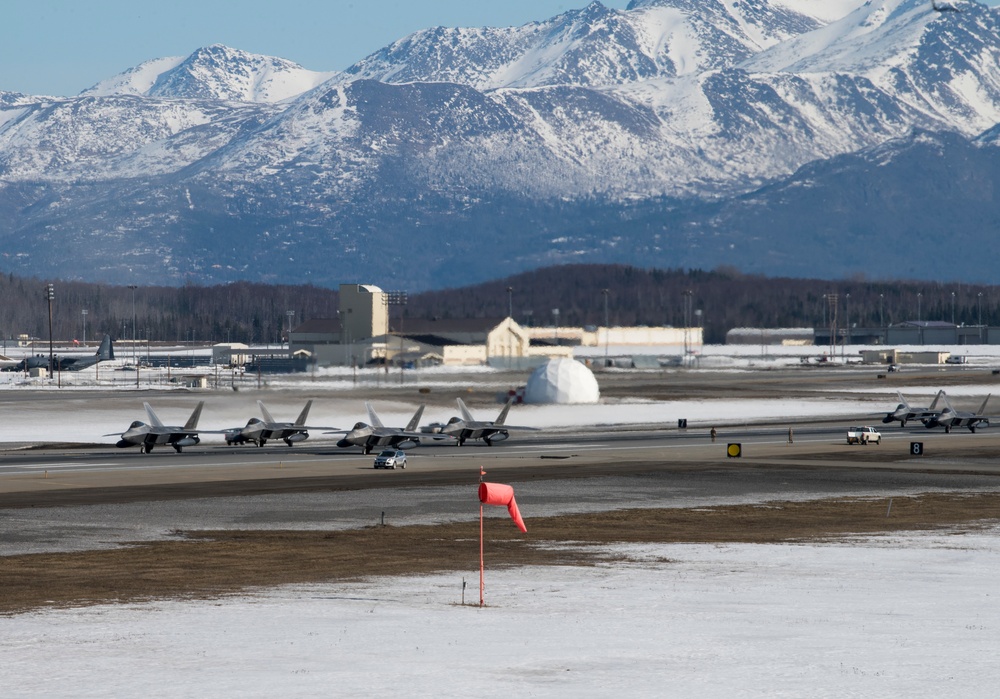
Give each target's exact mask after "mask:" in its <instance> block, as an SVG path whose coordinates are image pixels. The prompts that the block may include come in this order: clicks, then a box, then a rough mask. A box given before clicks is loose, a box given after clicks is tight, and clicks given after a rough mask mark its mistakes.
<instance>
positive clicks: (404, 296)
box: [385, 291, 410, 385]
mask: <svg viewBox="0 0 1000 699" xmlns="http://www.w3.org/2000/svg"><path fill="white" fill-rule="evenodd" d="M409 300H410V298H409V294H408V293H407V292H405V291H387V292H385V301H386V303H387V304H388V305H389V308H388V309H387V311H386V312H387V313H390V312H391V311H392V307H393V306H400V309H399V383H400V385H402V384H403V309H402V306H405V305H406V302H407V301H409ZM387 359H388V358H387ZM386 372H388V366H386Z"/></svg>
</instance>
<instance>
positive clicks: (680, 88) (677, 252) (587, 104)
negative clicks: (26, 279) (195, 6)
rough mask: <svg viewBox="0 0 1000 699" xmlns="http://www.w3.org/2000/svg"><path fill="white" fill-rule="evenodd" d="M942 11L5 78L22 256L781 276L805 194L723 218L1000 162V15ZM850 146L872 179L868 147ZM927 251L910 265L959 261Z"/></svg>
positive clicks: (402, 276) (277, 268) (711, 9)
mask: <svg viewBox="0 0 1000 699" xmlns="http://www.w3.org/2000/svg"><path fill="white" fill-rule="evenodd" d="M925 5H926V3H923V2H921V1H918V0H870V2H865V3H862V2H861V0H856V1H854V2H847V1H846V0H841V1H840V2H837V3H833V4H832V5H830V6H825V7H826V8H827V9H826V10H825V11H823V12H818V11H814V12H813V14H809V13H808V12H805V11H804V10H805V8H808V7H814V6H813V5H809V4H808V3H806V2H804V1H803V0H771V2H762V3H758V4H752V3H731V2H722V1H721V0H711V2H708V3H705V2H696V1H695V0H645V1H638V0H637V1H636V2H633V3H631V4H630V5H629V7H628V9H626V10H612V9H609V8H607V7H605V6H603V5H601V4H600V3H598V2H594V3H591V4H589V5H587V6H585V7H583V8H580V9H577V10H570V11H567V12H565V13H563V14H561V15H558V16H556V17H554V18H551V19H549V20H545V21H542V22H535V23H529V24H527V25H524V26H522V27H513V28H493V29H479V30H476V29H443V28H438V29H432V30H424V31H423V32H417V33H415V34H413V35H410V37H406V38H404V39H401V40H400V41H398V42H394V43H393V44H390V45H389V46H388V47H386V48H385V49H383V50H382V51H380V52H376V53H374V54H372V55H371V56H369V57H367V58H365V59H362V60H361V61H359V62H358V63H356V64H355V66H352V67H351V68H348V69H347V70H346V71H344V72H342V73H331V74H325V73H319V72H315V71H306V70H305V69H302V68H301V67H300V66H297V65H296V64H294V63H291V62H289V61H284V60H283V59H277V58H272V57H266V56H257V55H255V54H249V53H247V52H243V51H239V50H237V49H231V48H229V47H225V46H221V45H214V46H210V47H205V48H203V49H198V50H197V51H195V52H193V53H192V54H190V55H188V56H186V57H181V58H166V59H154V60H153V61H149V62H147V63H144V64H142V65H141V66H137V67H136V68H134V69H132V70H131V71H126V72H125V73H123V74H120V75H119V76H115V77H114V78H111V79H108V80H106V81H102V82H100V83H98V84H97V85H95V87H94V88H91V89H90V90H88V91H84V93H82V94H81V95H79V96H77V97H70V98H48V97H44V98H41V97H40V98H33V97H31V96H23V95H15V94H14V93H0V211H7V212H9V216H7V217H6V218H4V219H3V220H0V241H2V242H3V246H4V250H5V252H4V253H3V256H2V257H0V265H8V268H10V269H15V270H17V271H19V272H28V273H31V274H48V273H56V274H58V275H60V276H65V275H66V274H67V273H68V272H69V270H70V269H73V270H75V273H76V274H79V275H85V276H81V277H80V278H86V275H89V276H90V277H92V278H114V277H115V276H120V275H121V274H123V271H124V270H127V269H135V268H142V269H143V270H144V271H145V273H146V274H148V275H150V278H151V280H155V281H158V282H161V283H174V284H181V283H185V282H186V281H187V280H191V279H194V280H197V281H200V282H204V283H212V282H220V281H230V280H232V279H236V278H248V279H260V280H282V279H284V280H289V281H303V280H309V281H312V282H313V283H317V284H336V283H337V282H338V280H339V279H342V278H343V277H344V275H347V274H350V273H351V271H352V270H353V269H355V268H356V267H357V265H358V264H376V263H378V262H379V261H382V262H385V263H386V264H389V265H392V266H393V268H394V274H395V275H396V276H395V278H396V279H398V280H399V281H400V282H401V283H402V282H405V283H407V284H408V285H410V286H411V287H412V288H433V287H435V286H442V285H448V284H452V283H468V282H470V281H474V277H473V276H470V275H486V274H489V273H490V270H491V269H492V270H493V271H495V270H496V269H497V268H498V267H500V268H502V270H503V271H504V272H505V273H508V272H509V273H513V272H516V271H517V270H518V269H519V268H521V269H523V268H527V267H530V266H540V265H543V264H546V263H551V262H552V261H554V260H555V261H572V260H574V259H576V260H583V259H600V257H599V256H602V255H603V256H611V257H610V259H612V260H613V261H617V262H622V263H634V262H636V261H638V260H639V259H643V260H647V261H652V262H655V263H656V264H658V265H661V266H666V267H673V266H676V264H677V263H678V262H681V261H683V263H684V264H685V265H687V264H690V266H701V267H704V266H708V267H712V266H714V265H716V264H720V263H724V264H737V265H743V266H745V267H746V268H747V269H749V270H759V269H763V268H764V267H766V266H767V265H777V267H776V268H775V270H774V271H776V272H777V273H784V272H786V271H788V270H792V269H798V266H797V265H798V264H799V263H798V262H796V261H795V260H794V259H791V258H790V257H789V256H788V255H787V254H784V253H783V252H782V250H786V249H802V247H803V246H802V245H800V244H799V241H798V238H799V237H801V236H800V234H799V231H801V230H803V229H808V228H809V226H810V224H809V218H808V217H809V211H808V210H806V209H803V208H802V207H798V208H796V207H789V206H785V205H784V204H781V203H780V202H775V204H774V205H775V206H779V208H780V211H781V220H782V224H781V227H780V229H779V230H772V231H771V232H770V233H769V235H768V236H767V237H762V235H761V233H760V231H758V230H757V229H756V228H755V227H754V226H752V225H750V222H749V221H744V220H741V219H740V218H739V217H738V216H733V217H730V218H727V219H726V220H727V224H726V225H727V226H728V227H729V228H727V229H726V231H724V232H720V226H719V225H718V219H717V217H719V216H721V215H723V214H725V212H727V211H743V210H744V209H743V208H742V207H745V206H746V204H745V202H747V201H750V200H754V199H755V198H756V199H757V200H761V201H763V200H767V199H768V197H770V196H772V194H773V193H774V192H777V191H779V190H781V187H783V186H787V187H789V189H788V190H787V191H790V192H791V191H798V190H796V189H795V187H798V186H799V185H798V184H796V183H799V182H800V181H801V173H802V172H803V168H813V169H814V170H815V171H816V172H822V171H823V170H824V168H827V169H829V170H830V172H831V173H833V172H834V171H840V169H842V168H843V167H844V164H843V163H844V161H841V160H838V158H842V157H843V156H846V155H849V154H865V153H868V152H873V149H878V148H879V147H882V146H884V145H885V144H893V143H896V144H898V143H899V142H900V139H906V138H909V137H910V136H911V135H912V134H915V133H920V134H937V133H941V134H944V133H946V132H952V133H954V134H956V135H957V138H958V139H959V140H957V141H956V140H953V139H950V138H949V139H945V140H944V141H942V143H943V144H944V145H942V146H941V148H943V149H944V150H945V151H947V152H949V153H951V154H953V155H954V157H955V158H956V159H959V160H961V159H965V160H969V159H973V160H976V161H977V162H978V159H976V158H972V156H971V155H970V153H971V152H972V151H968V150H967V149H968V148H978V149H980V150H981V151H982V153H983V154H986V159H987V160H989V157H992V154H993V153H994V150H993V149H994V145H993V144H994V143H995V142H996V139H995V138H991V137H987V136H985V134H994V133H995V131H993V130H992V129H993V128H994V127H995V126H996V124H997V123H998V122H1000V20H998V18H1000V14H998V12H997V11H996V10H991V9H989V8H986V7H984V6H982V5H980V4H978V3H975V2H964V3H963V4H962V10H963V11H962V12H960V13H935V12H933V11H932V10H930V9H929V8H927V7H925ZM858 41H862V43H861V44H859V43H858ZM865 42H868V43H865ZM859 47H860V48H859ZM865 47H868V48H871V47H874V48H875V49H877V50H872V51H867V52H866V50H863V49H865ZM876 55H877V56H878V57H880V60H879V61H875V62H873V60H874V59H873V57H874V56H876ZM444 78H449V79H447V80H445V79H444ZM922 152H923V153H924V157H927V158H933V155H932V153H931V152H930V151H922ZM947 159H948V157H946V158H945V160H947ZM849 162H850V163H852V167H856V168H858V169H857V172H856V174H855V178H856V179H855V185H856V186H862V183H863V181H864V179H865V178H867V177H869V176H870V175H869V174H868V171H869V169H870V163H868V162H867V161H866V160H865V158H864V157H860V158H855V159H854V160H849ZM932 164H933V163H932ZM915 167H916V166H915ZM935 167H936V165H935ZM984 167H985V166H984ZM918 171H919V168H918ZM982 176H983V177H987V174H985V169H984V174H983V175H982ZM831 177H832V174H831ZM837 181H838V183H839V184H838V185H837V186H838V187H840V188H841V189H844V190H845V191H846V189H847V188H849V187H850V186H851V185H850V183H849V182H847V181H842V180H837ZM893 186H896V187H901V186H905V185H904V184H903V183H901V182H899V181H897V180H894V185H893ZM900 196H901V197H904V198H905V193H900ZM657 212H659V213H657ZM830 215H831V216H834V214H833V213H831V214H830ZM657 217H659V218H657ZM751 218H752V219H753V220H754V221H756V220H757V218H756V216H754V217H751ZM958 218H959V219H960V218H961V217H958ZM639 220H642V221H643V223H642V224H641V225H637V224H635V222H636V221H639ZM833 220H834V221H835V223H836V222H839V224H837V225H842V226H843V227H844V228H843V230H842V232H843V233H849V227H850V226H857V225H858V223H857V221H855V220H854V218H852V217H851V216H849V215H848V212H839V213H836V216H834V219H833ZM880 220H881V219H880ZM930 220H934V219H933V217H931V218H930V219H928V221H927V222H925V224H923V225H930ZM882 223H883V224H884V225H887V226H888V228H887V229H885V230H880V231H879V232H878V234H879V235H880V236H882V237H883V238H886V239H888V238H890V237H891V238H893V239H895V240H898V241H899V244H905V241H906V239H907V236H908V235H910V232H909V231H906V230H899V229H898V228H899V227H898V226H896V227H895V228H894V227H893V226H892V225H891V224H892V222H891V221H882ZM754 225H756V224H754ZM914 225H918V227H919V225H921V224H920V223H919V222H917V223H915V224H914ZM623 228H624V229H627V230H628V231H629V233H628V235H624V234H623V233H622V229H623ZM678 231H682V232H683V234H680V235H679V234H678ZM972 233H974V232H970V233H969V235H972ZM979 237H980V238H982V237H983V236H982V233H981V232H980V233H979ZM721 240H725V241H726V242H725V244H722V243H721V242H720V241H721ZM755 241H756V242H755ZM982 244H983V245H987V246H989V245H992V241H989V240H985V241H984V242H983V243H982ZM53 247H54V249H59V250H62V251H63V252H64V253H65V254H64V255H61V256H58V257H54V256H52V255H49V254H46V250H49V249H53ZM497 250H503V251H505V253H506V254H505V257H504V258H501V257H498V255H497V254H496V251H497ZM733 250H741V251H742V257H741V258H740V259H738V260H734V254H733V253H732V252H731V251H733ZM487 251H489V252H487ZM913 257H914V258H919V259H918V260H917V261H916V262H914V263H913V264H912V266H911V270H912V271H913V273H914V274H917V273H920V274H923V273H926V274H934V273H935V272H934V270H935V265H937V264H938V263H939V262H940V260H939V259H937V258H936V257H935V256H934V255H933V254H932V253H927V252H925V251H922V250H918V251H915V252H914V253H913ZM819 259H820V261H822V262H823V263H824V264H826V265H828V266H829V268H830V269H838V270H840V272H839V273H842V274H845V275H850V274H852V273H856V272H859V271H864V263H863V261H854V260H850V259H849V260H848V262H847V263H845V264H843V265H841V264H839V263H835V261H833V260H824V259H823V258H819ZM950 264H953V265H959V264H961V261H960V260H952V261H950ZM519 266H520V267H519ZM976 269H977V270H979V269H980V267H976ZM890 273H895V272H890ZM977 273H984V274H995V273H988V272H985V271H980V272H977ZM983 280H984V281H985V280H986V279H985V278H984V279H983Z"/></svg>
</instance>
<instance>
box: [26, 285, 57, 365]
mask: <svg viewBox="0 0 1000 699" xmlns="http://www.w3.org/2000/svg"><path fill="white" fill-rule="evenodd" d="M55 297H56V288H55V286H53V285H52V284H46V285H45V298H46V300H47V301H48V302H49V378H52V374H53V373H55V372H53V367H55V358H54V354H53V352H52V301H53V299H55ZM25 366H27V363H25Z"/></svg>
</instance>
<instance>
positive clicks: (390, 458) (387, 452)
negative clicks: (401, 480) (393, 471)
mask: <svg viewBox="0 0 1000 699" xmlns="http://www.w3.org/2000/svg"><path fill="white" fill-rule="evenodd" d="M397 466H399V467H400V468H406V452H405V451H403V450H402V449H383V450H382V451H381V452H380V453H379V455H378V456H376V457H375V468H396V467H397Z"/></svg>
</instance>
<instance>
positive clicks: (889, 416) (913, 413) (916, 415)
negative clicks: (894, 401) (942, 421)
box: [882, 391, 941, 427]
mask: <svg viewBox="0 0 1000 699" xmlns="http://www.w3.org/2000/svg"><path fill="white" fill-rule="evenodd" d="M896 395H897V396H899V405H897V406H896V409H895V410H893V411H892V412H890V413H886V415H885V417H884V418H882V422H883V423H885V424H886V425H888V424H889V423H891V422H899V426H900V427H906V422H907V421H908V420H927V419H930V418H933V417H937V416H938V415H939V414H940V413H941V411H940V410H934V409H932V408H930V407H927V408H921V407H917V406H915V405H910V404H909V403H907V402H906V399H905V398H903V394H902V393H900V392H899V391H896Z"/></svg>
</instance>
